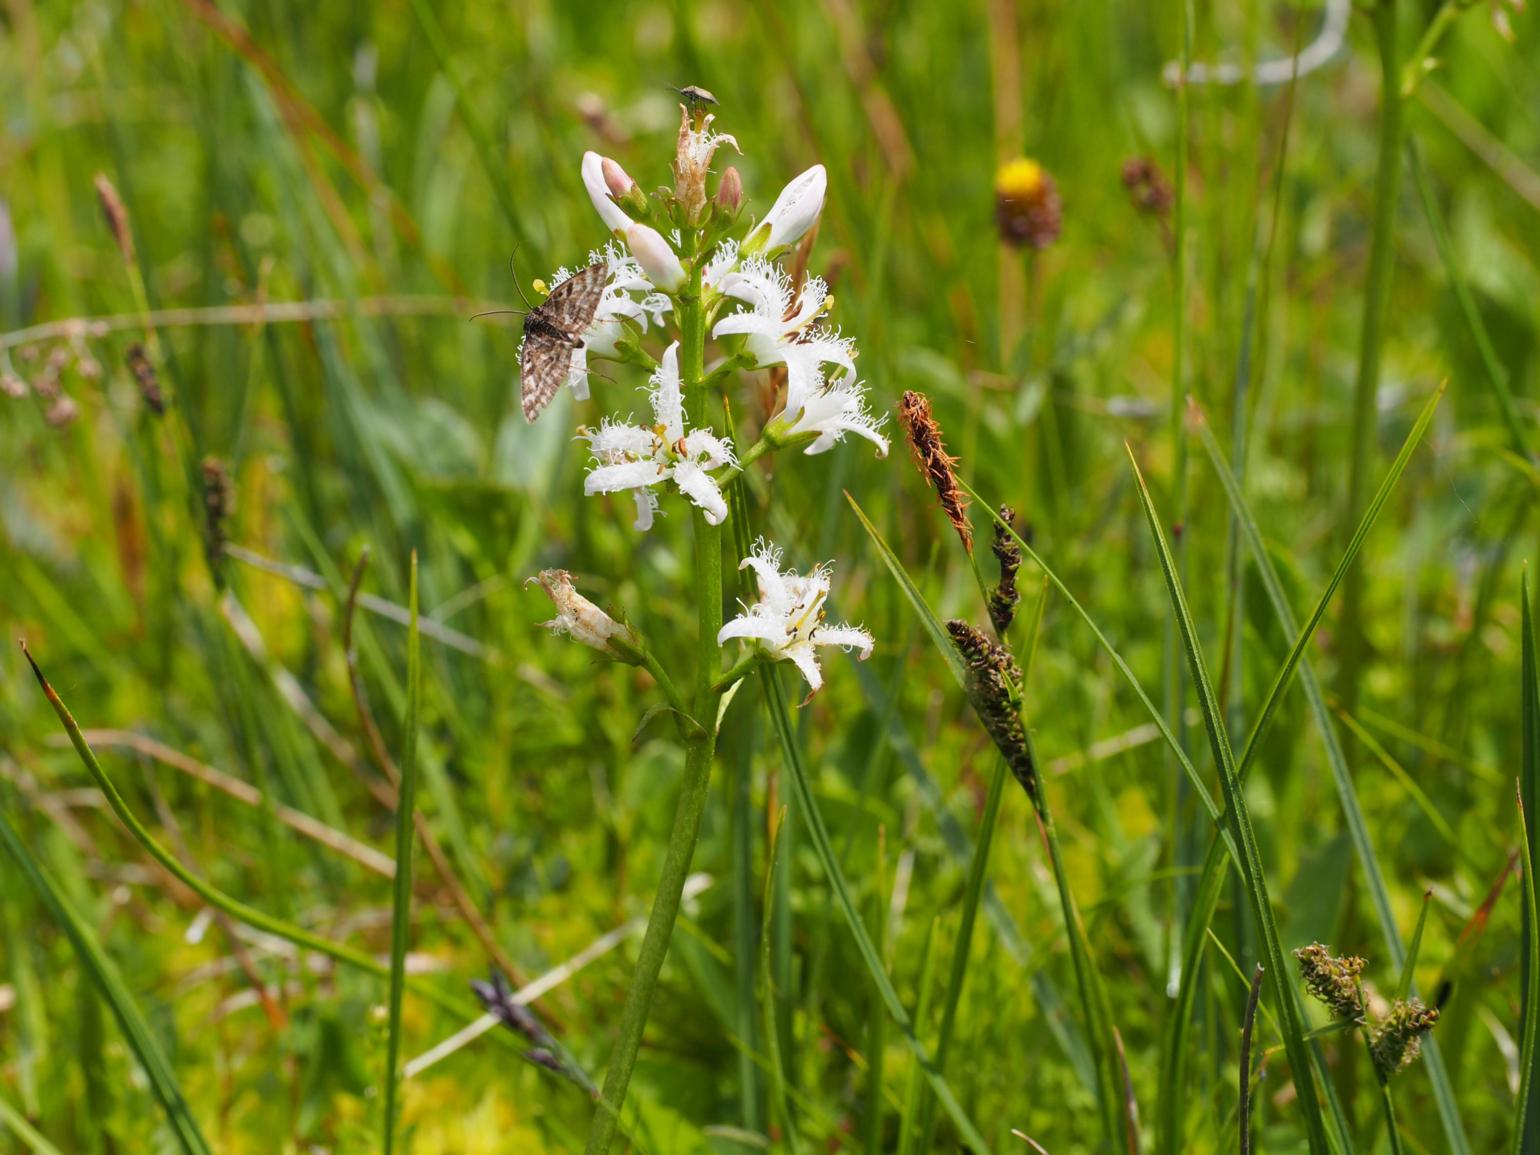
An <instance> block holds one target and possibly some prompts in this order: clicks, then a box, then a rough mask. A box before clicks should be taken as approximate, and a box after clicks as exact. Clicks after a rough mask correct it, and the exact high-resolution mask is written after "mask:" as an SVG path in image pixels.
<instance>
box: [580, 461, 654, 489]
mask: <svg viewBox="0 0 1540 1155" xmlns="http://www.w3.org/2000/svg"><path fill="white" fill-rule="evenodd" d="M667 476H668V470H667V469H666V468H664V467H663V466H661V465H659V464H658V463H657V462H656V461H650V460H649V461H622V462H619V463H617V464H615V465H599V466H596V467H595V468H593V469H591V470H589V472H588V476H587V477H586V478H584V479H583V492H584V493H586V494H588V496H590V497H592V496H593V495H594V494H596V493H618V492H620V491H621V490H622V489H637V488H639V487H641V486H644V485H652V484H654V483H656V482H659V481H662V480H664V479H665V478H666V477H667Z"/></svg>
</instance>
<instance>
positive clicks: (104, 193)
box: [96, 172, 134, 265]
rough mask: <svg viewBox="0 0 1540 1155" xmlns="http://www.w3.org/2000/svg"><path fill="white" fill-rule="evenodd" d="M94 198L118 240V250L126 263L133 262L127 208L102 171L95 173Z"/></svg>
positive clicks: (113, 237) (132, 239)
mask: <svg viewBox="0 0 1540 1155" xmlns="http://www.w3.org/2000/svg"><path fill="white" fill-rule="evenodd" d="M96 199H97V200H98V201H100V202H101V206H102V216H103V217H105V218H106V220H107V228H108V229H110V230H111V232H112V239H113V240H115V241H117V242H118V252H120V253H122V254H123V260H124V261H125V262H126V263H128V264H130V265H131V264H133V263H134V235H133V233H132V232H131V231H130V230H129V227H128V208H127V207H126V206H125V205H124V204H123V198H122V197H120V196H119V195H118V190H117V189H115V188H114V187H113V186H112V182H111V181H110V180H108V179H107V174H106V173H104V172H99V173H97V174H96Z"/></svg>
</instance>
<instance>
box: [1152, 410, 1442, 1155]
mask: <svg viewBox="0 0 1540 1155" xmlns="http://www.w3.org/2000/svg"><path fill="white" fill-rule="evenodd" d="M1443 396H1444V386H1440V387H1439V388H1438V389H1437V390H1436V391H1435V392H1434V394H1433V396H1431V397H1430V398H1428V400H1427V402H1426V403H1425V404H1424V405H1423V407H1422V411H1421V412H1420V413H1419V414H1418V415H1417V420H1416V421H1415V422H1414V423H1413V425H1412V428H1411V429H1410V431H1408V433H1407V435H1406V439H1405V441H1403V442H1402V444H1401V449H1400V451H1399V452H1398V453H1397V454H1396V456H1395V459H1394V460H1393V461H1392V462H1391V464H1390V468H1389V469H1388V470H1386V472H1385V477H1384V480H1383V481H1381V482H1380V487H1379V489H1378V490H1377V491H1376V492H1375V494H1374V497H1373V499H1371V500H1370V502H1369V505H1368V507H1367V508H1366V509H1365V510H1364V512H1363V516H1362V517H1360V518H1359V521H1358V526H1357V528H1356V529H1355V530H1354V531H1353V536H1352V538H1351V539H1349V541H1348V544H1347V548H1346V549H1345V550H1344V551H1343V554H1342V557H1341V559H1340V560H1339V561H1338V562H1337V566H1336V568H1335V569H1334V570H1333V571H1332V576H1331V580H1330V581H1328V582H1327V585H1326V589H1325V590H1324V591H1322V593H1321V596H1320V598H1318V599H1317V601H1316V606H1315V609H1314V610H1313V611H1312V612H1311V614H1310V617H1309V618H1308V619H1307V620H1306V622H1305V627H1304V628H1303V629H1299V628H1297V620H1296V619H1295V617H1294V611H1293V609H1292V608H1291V607H1290V605H1289V601H1288V598H1287V597H1286V596H1285V594H1284V591H1283V583H1282V582H1281V581H1280V580H1279V578H1278V572H1277V569H1276V568H1275V567H1274V565H1273V561H1272V557H1271V555H1270V554H1269V553H1268V551H1267V543H1266V542H1265V541H1264V540H1263V538H1262V531H1261V528H1260V527H1259V526H1258V525H1257V521H1256V518H1255V517H1253V516H1252V514H1251V510H1250V508H1249V507H1248V505H1247V503H1246V498H1245V495H1244V494H1243V493H1242V492H1241V487H1240V482H1239V481H1237V480H1236V477H1235V474H1234V473H1233V472H1232V471H1231V469H1230V467H1229V466H1228V465H1227V464H1226V462H1225V459H1224V454H1223V452H1222V451H1221V450H1220V448H1219V442H1218V440H1217V439H1216V438H1215V437H1214V434H1213V431H1212V430H1211V429H1210V428H1209V427H1208V423H1207V422H1206V421H1204V420H1202V414H1201V411H1200V412H1197V413H1196V416H1198V418H1199V421H1198V423H1197V424H1198V434H1199V440H1200V441H1201V443H1202V445H1203V448H1204V450H1205V451H1206V452H1207V453H1208V456H1209V461H1210V462H1211V464H1212V465H1213V467H1214V471H1215V473H1216V474H1217V475H1218V477H1219V480H1220V483H1221V485H1223V487H1224V490H1225V494H1226V496H1227V497H1228V498H1229V500H1230V504H1231V507H1232V509H1234V510H1235V512H1236V515H1237V518H1238V520H1239V523H1240V527H1241V531H1242V533H1244V534H1245V536H1246V541H1247V543H1248V545H1249V546H1250V548H1251V553H1252V558H1253V560H1254V561H1255V563H1256V567H1257V574H1258V576H1259V577H1260V578H1261V581H1262V586H1263V588H1264V590H1265V591H1266V593H1267V598H1268V601H1269V602H1271V604H1272V607H1273V613H1274V614H1275V615H1276V616H1277V618H1278V621H1279V624H1280V625H1281V626H1282V627H1283V629H1284V631H1285V632H1286V633H1289V634H1293V635H1294V637H1295V642H1294V646H1293V648H1292V649H1291V650H1290V651H1289V656H1288V658H1287V659H1286V660H1285V662H1284V664H1283V666H1282V668H1280V670H1279V672H1278V675H1277V676H1276V677H1275V678H1274V679H1273V684H1272V687H1271V689H1270V690H1269V692H1268V695H1267V697H1266V698H1265V699H1264V700H1263V703H1262V707H1261V710H1260V712H1259V714H1258V715H1257V720H1256V722H1255V723H1253V725H1252V728H1251V733H1250V735H1249V736H1248V737H1247V739H1246V748H1245V750H1244V751H1243V752H1242V754H1241V760H1240V776H1241V780H1242V781H1243V782H1244V781H1245V778H1246V775H1247V774H1248V773H1249V772H1250V769H1251V766H1252V764H1253V762H1254V760H1255V758H1256V756H1257V751H1258V750H1259V749H1260V748H1261V739H1262V737H1263V735H1264V734H1265V732H1266V728H1267V725H1268V723H1269V722H1270V721H1271V720H1272V717H1273V714H1274V712H1275V711H1276V710H1277V708H1278V705H1279V703H1280V702H1281V700H1282V694H1283V691H1284V689H1285V688H1286V687H1287V683H1288V680H1289V677H1290V675H1291V674H1292V673H1293V670H1294V669H1295V668H1296V667H1298V669H1299V680H1300V686H1301V688H1302V689H1303V690H1304V693H1305V698H1306V701H1307V702H1308V704H1309V706H1310V712H1311V714H1312V716H1313V717H1314V719H1315V723H1316V728H1317V729H1318V730H1319V731H1320V734H1321V742H1322V744H1323V746H1324V747H1325V750H1326V761H1327V765H1328V767H1329V768H1330V769H1331V774H1332V782H1333V784H1334V785H1335V787H1336V790H1337V798H1338V801H1339V802H1340V803H1341V805H1342V813H1343V817H1344V819H1345V820H1346V823H1347V829H1348V837H1349V839H1350V841H1351V842H1352V844H1353V851H1354V854H1355V855H1356V856H1357V858H1358V862H1359V865H1360V866H1361V867H1362V868H1363V872H1364V878H1365V880H1366V881H1367V883H1368V889H1369V896H1370V899H1371V901H1372V902H1373V904H1374V911H1375V916H1376V918H1377V919H1378V921H1379V924H1380V933H1381V934H1382V935H1383V936H1384V940H1385V946H1386V949H1387V951H1388V952H1389V954H1390V961H1391V965H1392V966H1394V967H1396V968H1397V969H1398V970H1399V969H1400V968H1401V967H1402V966H1403V965H1404V964H1405V961H1406V949H1405V946H1404V945H1403V944H1402V941H1401V934H1400V931H1399V930H1398V929H1397V926H1396V920H1395V913H1394V909H1393V908H1392V906H1391V903H1390V892H1389V888H1388V887H1387V886H1386V885H1385V877H1384V874H1383V873H1382V872H1381V870H1380V867H1379V859H1378V858H1377V857H1376V855H1375V853H1374V847H1373V844H1372V843H1371V842H1370V840H1369V826H1368V823H1367V822H1366V821H1365V820H1364V815H1363V809H1362V807H1360V806H1359V804H1358V795H1357V793H1356V791H1355V789H1354V786H1353V777H1352V773H1351V771H1350V770H1349V768H1348V763H1347V755H1346V753H1345V752H1344V751H1343V748H1342V743H1341V740H1340V739H1339V738H1338V737H1337V732H1336V728H1335V727H1334V726H1333V725H1332V712H1331V711H1330V710H1329V709H1328V708H1327V705H1326V700H1325V696H1324V695H1323V694H1322V692H1321V687H1320V683H1319V681H1318V680H1317V679H1316V676H1315V672H1314V671H1313V670H1312V669H1311V667H1310V663H1309V662H1307V661H1306V660H1305V657H1304V655H1305V650H1306V647H1307V646H1309V644H1310V641H1311V639H1312V638H1313V637H1314V635H1315V628H1316V626H1317V625H1318V624H1319V623H1320V621H1321V619H1322V617H1324V616H1325V613H1326V608H1327V606H1328V605H1329V604H1330V602H1331V599H1332V597H1333V596H1334V595H1335V593H1336V591H1337V589H1338V587H1339V586H1340V585H1341V584H1342V580H1343V577H1344V575H1345V574H1346V573H1347V571H1348V569H1349V567H1351V566H1352V564H1353V563H1354V561H1355V560H1356V559H1357V557H1358V554H1359V552H1360V551H1361V550H1362V548H1363V545H1364V542H1365V541H1366V540H1367V539H1368V536H1369V533H1370V531H1371V530H1372V529H1373V528H1374V525H1375V523H1376V521H1378V519H1379V516H1380V513H1381V511H1382V510H1383V509H1384V507H1385V503H1386V501H1388V500H1389V498H1390V494H1391V491H1392V490H1394V488H1395V487H1396V485H1397V483H1398V482H1399V481H1400V479H1401V475H1402V473H1403V472H1405V470H1406V467H1407V465H1408V464H1409V463H1410V461H1411V458H1412V454H1413V453H1414V452H1415V451H1416V449H1417V446H1418V445H1419V444H1421V441H1422V438H1423V436H1424V435H1425V434H1426V432H1427V429H1428V426H1429V425H1430V424H1431V423H1432V420H1433V414H1434V412H1435V411H1436V409H1437V407H1438V405H1439V402H1440V401H1441V400H1442V398H1443ZM1214 858H1215V856H1214V855H1213V854H1212V853H1211V854H1210V856H1209V863H1208V864H1205V871H1207V870H1208V869H1209V868H1210V866H1212V867H1213V868H1214V869H1220V870H1221V872H1222V867H1223V862H1215V861H1214ZM1199 889H1200V890H1202V889H1203V887H1202V884H1200V888H1199ZM1217 898H1218V890H1217V889H1215V890H1214V891H1213V896H1212V900H1211V901H1210V903H1209V905H1208V906H1207V907H1205V908H1198V907H1195V908H1194V909H1195V911H1201V912H1202V913H1203V917H1202V919H1201V921H1202V922H1203V923H1204V924H1205V925H1206V924H1207V922H1208V920H1209V919H1210V918H1212V916H1213V900H1217ZM1188 943H1189V945H1193V937H1192V936H1191V935H1189V936H1188ZM1198 948H1199V949H1201V943H1199V944H1198ZM1188 957H1189V960H1191V959H1192V958H1194V957H1195V955H1193V954H1190V955H1189V956H1188ZM1185 994H1186V992H1185V991H1184V997H1185ZM1177 1013H1178V1016H1181V1015H1184V1014H1190V1013H1191V1004H1190V1003H1185V1004H1184V1001H1183V998H1182V997H1179V1000H1178V1008H1177ZM1168 1058H1170V1059H1171V1060H1172V1061H1173V1062H1174V1063H1176V1064H1178V1065H1180V1064H1181V1063H1182V1062H1184V1061H1185V1056H1184V1055H1183V1054H1182V1053H1181V1052H1177V1053H1176V1054H1174V1055H1169V1056H1168ZM1423 1066H1424V1067H1425V1068H1426V1070H1427V1072H1428V1079H1429V1081H1430V1082H1431V1083H1432V1086H1433V1098H1434V1101H1435V1103H1436V1104H1437V1106H1438V1113H1439V1119H1440V1122H1441V1123H1442V1125H1443V1128H1444V1138H1445V1139H1446V1141H1447V1142H1448V1144H1449V1149H1450V1151H1451V1152H1454V1153H1455V1155H1470V1143H1469V1141H1468V1140H1467V1139H1466V1136H1465V1126H1464V1123H1463V1122H1462V1121H1461V1118H1460V1109H1459V1105H1458V1103H1457V1102H1456V1099H1455V1095H1454V1088H1453V1085H1452V1084H1451V1082H1450V1080H1449V1073H1448V1070H1447V1069H1446V1068H1445V1066H1444V1059H1443V1052H1442V1051H1441V1050H1440V1049H1439V1044H1438V1041H1437V1040H1436V1039H1434V1038H1433V1037H1431V1036H1429V1037H1428V1038H1427V1039H1425V1040H1424V1041H1423ZM1166 1069H1170V1068H1169V1067H1168V1068H1166ZM1322 1085H1323V1088H1324V1089H1325V1091H1326V1092H1327V1095H1328V1098H1329V1099H1330V1098H1331V1086H1330V1084H1329V1083H1325V1082H1323V1084H1322ZM1344 1134H1345V1132H1344ZM1175 1149H1176V1148H1172V1150H1175Z"/></svg>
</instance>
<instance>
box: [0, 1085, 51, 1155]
mask: <svg viewBox="0 0 1540 1155" xmlns="http://www.w3.org/2000/svg"><path fill="white" fill-rule="evenodd" d="M0 1126H4V1127H7V1128H9V1129H10V1131H11V1133H12V1134H13V1135H15V1136H16V1138H18V1139H20V1140H21V1142H22V1143H23V1145H25V1146H26V1148H27V1150H28V1151H31V1152H32V1155H63V1153H62V1152H61V1151H60V1150H59V1149H58V1148H57V1147H55V1146H54V1145H53V1144H52V1143H50V1142H49V1141H48V1139H47V1137H46V1136H45V1135H43V1134H42V1132H40V1131H39V1130H38V1129H37V1128H36V1127H34V1126H32V1124H31V1123H28V1122H27V1118H26V1116H25V1115H23V1114H22V1113H21V1112H20V1111H18V1110H17V1109H16V1108H15V1107H13V1106H11V1104H10V1103H9V1102H7V1101H6V1100H5V1099H0Z"/></svg>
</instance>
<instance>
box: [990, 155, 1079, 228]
mask: <svg viewBox="0 0 1540 1155" xmlns="http://www.w3.org/2000/svg"><path fill="white" fill-rule="evenodd" d="M995 223H996V224H997V225H998V226H999V229H1000V239H1001V240H1002V241H1004V242H1005V243H1006V244H1008V245H1014V246H1016V247H1017V248H1020V247H1023V246H1025V247H1027V248H1032V249H1046V248H1047V247H1048V246H1049V245H1051V244H1053V242H1054V241H1056V240H1058V239H1059V231H1060V228H1061V227H1062V224H1063V221H1062V217H1061V212H1060V206H1059V188H1058V185H1056V184H1055V183H1054V180H1053V177H1051V176H1049V175H1048V174H1047V173H1046V172H1044V171H1043V166H1042V165H1040V164H1038V163H1037V161H1035V160H1029V159H1027V158H1026V157H1019V158H1018V159H1016V160H1013V161H1010V162H1008V163H1007V164H1004V165H1002V166H1001V167H1000V171H999V172H998V173H996V174H995Z"/></svg>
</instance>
